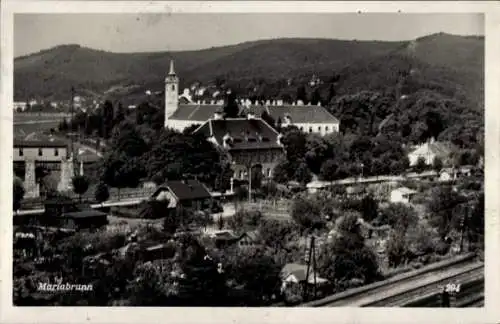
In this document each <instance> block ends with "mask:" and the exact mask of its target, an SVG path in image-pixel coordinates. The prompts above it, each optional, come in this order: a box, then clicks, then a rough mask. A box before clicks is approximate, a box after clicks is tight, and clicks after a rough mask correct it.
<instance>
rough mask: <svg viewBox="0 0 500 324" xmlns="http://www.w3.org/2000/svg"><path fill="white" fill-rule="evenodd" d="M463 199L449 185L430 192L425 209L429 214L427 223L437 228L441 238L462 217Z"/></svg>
mask: <svg viewBox="0 0 500 324" xmlns="http://www.w3.org/2000/svg"><path fill="white" fill-rule="evenodd" d="M464 202H465V198H464V197H462V196H461V195H460V194H459V193H458V192H456V191H455V190H453V187H452V186H451V185H446V186H442V187H437V188H434V189H433V190H431V192H430V200H429V201H428V202H427V209H428V211H429V212H430V215H429V216H430V219H429V223H430V224H431V225H432V226H434V227H435V228H437V230H438V232H439V234H440V236H441V238H444V237H445V236H446V235H447V234H448V233H449V232H450V230H451V229H452V228H453V227H454V226H456V225H457V224H458V221H457V220H458V219H459V218H460V217H461V216H462V215H463V212H464V206H463V203H464Z"/></svg>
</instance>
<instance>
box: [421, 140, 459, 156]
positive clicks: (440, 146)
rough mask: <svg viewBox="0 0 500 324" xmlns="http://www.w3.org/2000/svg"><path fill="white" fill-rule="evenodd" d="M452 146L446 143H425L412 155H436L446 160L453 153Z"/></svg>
mask: <svg viewBox="0 0 500 324" xmlns="http://www.w3.org/2000/svg"><path fill="white" fill-rule="evenodd" d="M452 149H453V148H452V145H451V144H450V143H446V142H433V143H429V142H427V143H424V144H422V145H420V146H419V147H417V148H416V149H415V150H414V151H413V152H411V154H414V155H436V156H439V157H441V158H446V157H448V155H450V153H451V152H452Z"/></svg>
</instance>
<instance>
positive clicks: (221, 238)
mask: <svg viewBox="0 0 500 324" xmlns="http://www.w3.org/2000/svg"><path fill="white" fill-rule="evenodd" d="M210 237H211V238H212V239H213V240H214V242H215V246H216V247H217V248H218V249H220V248H224V247H227V246H230V245H233V244H235V243H236V242H238V241H239V240H240V237H238V236H237V235H235V234H234V233H233V231H230V230H221V231H217V232H213V233H212V234H211V235H210Z"/></svg>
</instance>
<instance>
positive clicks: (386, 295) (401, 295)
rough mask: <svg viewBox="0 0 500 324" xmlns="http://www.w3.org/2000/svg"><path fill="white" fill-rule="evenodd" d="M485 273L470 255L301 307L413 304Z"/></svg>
mask: <svg viewBox="0 0 500 324" xmlns="http://www.w3.org/2000/svg"><path fill="white" fill-rule="evenodd" d="M483 271H484V265H483V264H482V263H480V262H476V261H475V256H474V255H473V254H467V255H463V256H459V257H455V258H453V259H451V260H446V261H442V262H438V263H435V264H432V265H430V266H427V267H424V268H422V269H419V270H416V271H412V272H410V273H405V274H402V275H398V276H395V277H393V278H390V279H387V280H384V281H381V282H377V283H374V284H370V285H367V286H364V287H360V288H356V289H351V290H348V291H345V292H342V293H339V294H336V295H333V296H329V297H326V298H323V299H321V300H317V301H312V302H309V303H305V304H302V305H300V306H301V307H339V306H358V307H368V306H373V307H375V306H386V307H388V306H389V305H385V304H391V305H392V306H402V305H405V303H407V304H410V303H411V302H412V301H413V302H414V300H415V298H417V297H421V296H422V295H426V294H431V293H433V294H436V291H440V289H441V288H442V286H444V285H445V284H447V283H449V282H450V281H455V280H457V281H460V280H466V281H471V280H474V279H478V280H479V279H480V278H481V276H483ZM384 303H385V304H384Z"/></svg>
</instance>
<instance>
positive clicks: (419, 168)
mask: <svg viewBox="0 0 500 324" xmlns="http://www.w3.org/2000/svg"><path fill="white" fill-rule="evenodd" d="M413 169H414V170H415V172H418V173H422V172H424V171H425V170H426V169H427V163H426V162H425V158H424V157H419V158H418V159H417V164H415V166H414V167H413Z"/></svg>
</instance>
